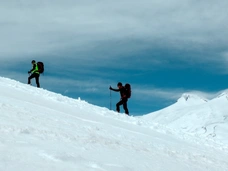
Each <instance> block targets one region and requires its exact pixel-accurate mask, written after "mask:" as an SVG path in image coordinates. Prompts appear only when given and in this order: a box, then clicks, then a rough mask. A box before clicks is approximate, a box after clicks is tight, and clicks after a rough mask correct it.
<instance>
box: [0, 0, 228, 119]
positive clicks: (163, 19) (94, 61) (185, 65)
mask: <svg viewBox="0 0 228 171" xmlns="http://www.w3.org/2000/svg"><path fill="white" fill-rule="evenodd" d="M227 7H228V2H227V1H225V0H221V1H219V2H218V1H214V0H210V1H203V0H202V1H195V0H187V1H181V0H171V1H168V2H167V1H163V0H141V1H140V2H137V1H134V2H132V1H130V0H125V1H110V0H100V1H98V0H94V1H91V0H90V1H88V0H85V1H83V2H82V1H75V0H64V1H63V0H56V1H51V0H46V1H44V0H39V1H29V0H23V1H22V0H21V1H6V2H5V1H3V2H1V6H0V14H1V15H0V26H1V27H0V36H1V40H0V62H2V63H4V65H3V66H1V68H0V73H1V76H3V77H8V78H12V79H15V80H18V81H20V82H24V83H27V77H28V75H27V71H28V70H30V68H31V60H33V59H35V60H37V61H43V62H44V63H45V73H44V75H41V77H40V83H41V87H43V88H44V89H48V90H51V91H54V92H57V93H61V94H63V95H66V96H70V97H73V98H78V97H80V98H81V99H83V100H86V101H88V102H89V103H92V104H95V105H98V106H103V107H108V108H109V107H110V102H111V104H112V109H115V103H116V102H118V100H119V94H118V93H115V92H112V93H111V97H110V91H109V89H108V88H109V86H110V85H111V86H113V87H115V86H116V84H117V82H122V83H126V82H129V83H131V85H132V98H131V99H130V100H129V102H128V106H129V111H130V114H132V115H141V114H146V113H150V112H153V111H155V110H159V109H162V108H164V107H166V106H168V105H170V104H172V103H174V102H176V100H177V99H178V98H179V97H180V96H181V94H183V93H186V92H197V93H198V94H202V95H203V96H205V97H207V98H211V97H214V96H216V95H217V94H218V93H219V92H221V91H223V90H224V89H227V85H228V76H227V73H228V69H227V64H228V40H227V37H228V26H227V23H228V21H227V20H228V13H227ZM33 83H34V82H33ZM122 112H123V110H122Z"/></svg>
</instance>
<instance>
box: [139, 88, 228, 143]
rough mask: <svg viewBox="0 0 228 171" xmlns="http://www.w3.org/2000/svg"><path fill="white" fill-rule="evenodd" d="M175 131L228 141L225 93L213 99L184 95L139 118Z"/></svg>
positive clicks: (227, 97) (227, 109)
mask: <svg viewBox="0 0 228 171" xmlns="http://www.w3.org/2000/svg"><path fill="white" fill-rule="evenodd" d="M142 118H143V119H146V120H153V121H154V122H157V123H158V124H162V125H166V126H167V127H169V128H171V129H173V130H174V132H175V130H179V131H182V132H185V133H189V134H192V135H194V136H197V137H201V138H202V137H204V138H207V139H211V140H212V141H214V142H216V143H219V144H222V145H226V144H228V135H227V133H228V92H227V91H224V92H223V93H222V94H220V95H219V96H218V97H216V98H214V99H212V100H206V99H204V98H202V97H200V96H198V95H196V94H183V95H182V97H181V98H180V99H178V101H177V102H176V103H175V104H173V105H171V106H169V107H167V108H165V109H162V110H160V111H157V112H153V113H150V114H148V115H145V116H143V117H142Z"/></svg>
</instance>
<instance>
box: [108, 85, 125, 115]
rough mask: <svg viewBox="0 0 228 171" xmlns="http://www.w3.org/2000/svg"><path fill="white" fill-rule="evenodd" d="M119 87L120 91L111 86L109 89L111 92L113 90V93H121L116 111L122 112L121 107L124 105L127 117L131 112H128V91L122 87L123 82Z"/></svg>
mask: <svg viewBox="0 0 228 171" xmlns="http://www.w3.org/2000/svg"><path fill="white" fill-rule="evenodd" d="M117 87H118V89H114V88H112V87H111V86H110V87H109V89H110V90H113V91H116V92H120V97H121V99H120V101H119V102H118V103H117V104H116V111H117V112H120V105H123V108H124V110H125V114H126V115H129V111H128V108H127V99H128V98H127V96H126V89H125V87H124V86H123V85H122V83H121V82H119V83H118V84H117Z"/></svg>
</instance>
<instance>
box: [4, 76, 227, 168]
mask: <svg viewBox="0 0 228 171" xmlns="http://www.w3.org/2000/svg"><path fill="white" fill-rule="evenodd" d="M186 97H188V98H186ZM226 103H227V93H226V92H224V94H222V95H221V96H219V97H217V98H215V99H213V100H211V101H206V100H205V99H203V98H200V97H198V96H197V95H189V96H188V95H187V96H186V95H185V96H183V97H181V98H180V99H179V100H178V102H177V103H176V104H174V105H172V106H170V107H168V108H166V109H163V110H161V111H158V112H155V113H151V114H148V115H145V116H142V117H132V116H131V117H128V116H126V115H124V114H118V113H116V112H114V111H110V110H109V109H107V108H102V107H98V106H94V105H92V104H89V103H87V102H85V101H83V100H81V99H80V98H78V99H72V98H68V97H65V96H62V95H60V94H56V93H53V92H50V91H47V90H44V89H38V88H36V87H33V86H29V85H26V84H22V83H20V82H17V81H14V80H10V79H7V78H2V77H0V171H51V170H55V171H227V170H228V145H227V142H228V138H227V134H226V133H227V130H228V129H227V120H228V108H227V105H226Z"/></svg>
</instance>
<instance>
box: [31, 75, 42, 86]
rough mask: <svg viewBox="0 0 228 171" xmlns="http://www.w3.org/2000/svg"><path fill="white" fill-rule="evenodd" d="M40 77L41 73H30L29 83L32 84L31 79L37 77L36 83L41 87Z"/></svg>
mask: <svg viewBox="0 0 228 171" xmlns="http://www.w3.org/2000/svg"><path fill="white" fill-rule="evenodd" d="M39 77H40V74H37V73H33V74H32V75H30V76H29V77H28V84H31V79H33V78H35V79H36V85H37V87H40V83H39Z"/></svg>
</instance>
